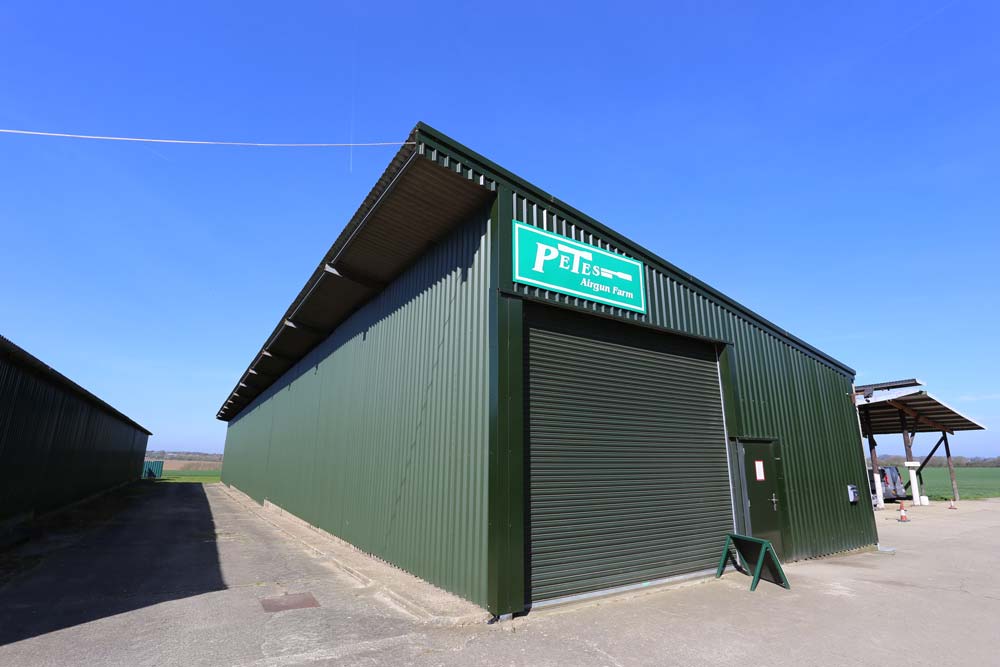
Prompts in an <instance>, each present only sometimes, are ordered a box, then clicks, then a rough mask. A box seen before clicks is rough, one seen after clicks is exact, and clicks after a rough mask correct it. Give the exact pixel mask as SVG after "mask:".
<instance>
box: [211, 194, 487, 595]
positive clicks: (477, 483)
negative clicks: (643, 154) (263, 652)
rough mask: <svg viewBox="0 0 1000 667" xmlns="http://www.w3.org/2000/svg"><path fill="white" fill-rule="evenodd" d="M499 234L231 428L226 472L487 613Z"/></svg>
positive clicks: (409, 282)
mask: <svg viewBox="0 0 1000 667" xmlns="http://www.w3.org/2000/svg"><path fill="white" fill-rule="evenodd" d="M489 226H490V222H489V220H487V214H486V213H484V214H483V215H482V216H481V217H478V218H477V219H475V220H472V221H470V222H469V223H468V224H466V225H463V226H462V227H460V228H459V229H458V230H456V231H455V232H454V233H452V235H450V236H449V237H448V238H447V239H445V240H444V241H442V242H441V243H440V244H439V245H437V246H436V247H434V248H432V249H430V250H429V251H428V252H427V254H425V255H424V256H423V257H422V258H421V259H420V260H418V261H417V263H416V264H414V265H413V266H412V267H411V268H410V269H408V270H407V271H406V272H405V273H404V274H403V275H402V276H400V277H399V278H398V279H396V280H395V281H394V282H393V283H392V284H391V285H389V286H388V287H387V288H386V289H385V291H383V292H382V293H381V294H380V295H379V296H378V297H376V298H375V299H373V300H372V301H370V302H369V303H368V304H366V305H365V306H363V307H362V308H361V309H360V310H358V311H357V312H356V313H354V314H353V315H352V316H351V317H350V318H349V319H348V320H347V321H345V322H344V323H343V324H342V325H341V326H340V327H339V328H338V329H337V330H336V331H335V332H334V333H333V335H332V336H330V337H329V338H328V339H327V340H326V341H324V342H323V343H320V345H319V346H317V347H316V348H315V349H314V350H313V351H312V352H310V353H309V355H307V356H306V357H305V358H304V359H303V360H302V361H301V362H299V363H298V364H297V365H296V366H295V367H293V368H292V369H291V370H290V371H289V372H288V373H286V374H285V375H284V376H283V377H282V378H281V379H280V380H279V381H278V382H276V383H275V384H274V385H273V386H272V387H271V388H269V389H268V390H267V391H266V392H265V393H264V394H262V395H261V396H260V397H259V398H258V399H257V400H256V401H255V402H254V403H253V404H251V405H250V406H249V407H248V408H246V409H245V410H244V411H243V412H242V413H241V414H240V415H239V416H238V417H237V418H236V419H234V420H233V421H231V422H230V424H229V429H228V431H227V434H226V452H225V457H224V463H223V469H222V479H223V481H224V482H226V483H227V484H231V485H233V486H235V487H237V488H239V489H240V490H242V491H244V492H245V493H247V494H248V495H250V496H251V497H253V498H254V499H256V500H258V501H263V500H265V499H267V500H269V501H271V502H273V503H275V504H277V505H279V506H281V507H283V508H284V509H286V510H288V511H289V512H292V513H293V514H295V515H297V516H299V517H301V518H302V519H305V520H306V521H308V522H310V523H311V524H313V525H316V526H319V527H320V528H323V529H324V530H327V531H329V532H330V533H333V534H334V535H337V536H338V537H341V538H342V539H344V540H346V541H348V542H350V543H352V544H354V545H355V546H357V547H359V548H360V549H362V550H364V551H367V552H369V553H372V554H375V555H377V556H379V557H381V558H383V559H385V560H386V561H389V562H391V563H393V564H395V565H397V566H399V567H401V568H403V569H405V570H408V571H410V572H412V573H414V574H416V575H418V576H420V577H422V578H424V579H426V580H428V581H430V582H432V583H435V584H438V585H439V586H441V587H442V588H445V589H447V590H450V591H453V592H455V593H457V594H459V595H462V596H463V597H466V598H468V599H470V600H472V601H474V602H476V603H478V604H482V605H484V606H485V604H486V565H487V563H486V549H487V505H486V502H487V498H486V494H487V483H486V475H487V455H488V441H489V439H488V435H489V414H488V400H487V397H488V395H489V386H488V382H489V363H488V359H489V356H488V341H489V332H488V330H487V323H488V319H489V316H488V298H489V292H488V287H489V281H490V229H489Z"/></svg>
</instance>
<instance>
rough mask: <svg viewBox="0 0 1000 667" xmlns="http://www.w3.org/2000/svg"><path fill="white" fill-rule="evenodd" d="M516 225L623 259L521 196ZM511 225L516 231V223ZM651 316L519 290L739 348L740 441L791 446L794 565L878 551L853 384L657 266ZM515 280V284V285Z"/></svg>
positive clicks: (651, 271) (788, 470)
mask: <svg viewBox="0 0 1000 667" xmlns="http://www.w3.org/2000/svg"><path fill="white" fill-rule="evenodd" d="M513 198H514V201H513V208H514V217H515V218H517V219H518V220H521V221H522V222H526V223H528V224H531V225H535V226H537V227H541V228H542V229H546V230H549V231H553V232H556V233H559V234H563V235H565V236H569V237H571V238H574V239H577V240H579V241H583V242H585V243H591V244H594V245H597V246H599V247H601V248H605V249H608V250H611V251H613V252H620V251H619V249H617V248H615V247H613V246H612V245H611V244H609V243H608V242H607V241H606V240H605V239H602V238H599V237H598V236H595V235H594V234H593V233H591V232H590V231H588V230H587V229H586V226H585V224H584V223H582V222H581V221H575V220H570V219H567V218H566V217H563V216H562V215H559V214H557V212H556V211H554V210H553V209H552V208H549V207H547V206H546V205H545V204H544V203H541V202H535V201H532V199H531V198H530V197H529V196H528V195H526V194H524V193H521V192H517V191H515V192H514V194H513ZM506 224H510V223H509V221H508V222H507V223H506ZM632 256H635V257H636V258H638V259H642V260H643V261H645V262H646V282H647V285H648V292H649V309H648V313H647V314H645V315H643V314H640V313H634V312H631V311H626V310H622V309H620V308H614V307H611V306H605V305H602V304H598V303H594V302H591V301H586V300H583V299H577V298H574V297H568V296H565V295H561V294H556V293H553V292H549V291H547V290H544V289H540V288H536V287H529V286H525V285H519V284H514V285H513V290H514V291H515V292H517V293H520V294H524V295H528V296H531V297H536V298H541V299H544V300H546V301H552V302H557V303H564V304H569V305H573V306H576V307H578V308H583V309H586V310H590V311H595V312H600V313H604V314H608V315H612V316H614V317H616V318H620V319H624V320H631V321H635V322H642V323H647V324H652V325H655V326H660V327H665V328H669V329H673V330H675V331H679V332H684V333H688V334H692V335H696V336H704V337H708V338H714V339H720V340H725V341H729V342H732V343H734V351H735V360H734V361H735V364H734V365H735V371H736V378H737V385H738V387H737V389H738V395H739V402H740V412H741V414H742V417H743V419H742V428H741V429H740V431H739V432H736V431H735V429H733V428H732V427H731V428H730V436H731V437H737V436H744V437H773V438H778V439H779V440H780V441H781V443H782V453H783V456H784V458H785V462H784V463H785V474H786V477H787V479H788V484H789V488H788V492H789V494H790V495H791V497H790V498H789V502H788V505H787V507H788V512H789V520H790V524H791V528H792V532H793V535H792V536H791V537H792V544H791V548H790V549H788V545H786V549H788V551H789V555H790V557H791V558H792V559H799V558H807V557H811V556H818V555H824V554H828V553H833V552H836V551H843V550H847V549H852V548H857V547H861V546H865V545H869V544H873V543H875V541H876V540H877V536H876V533H875V523H874V518H873V515H872V512H871V509H870V508H868V507H865V506H864V503H858V504H856V505H851V504H849V503H848V502H847V500H846V499H847V485H848V484H857V485H859V486H861V487H862V488H864V480H865V463H864V458H863V455H862V452H861V445H860V441H861V436H860V432H859V430H858V423H857V416H856V413H855V408H854V402H853V399H852V393H851V383H852V380H853V378H851V377H849V376H848V375H846V374H845V373H844V372H843V371H841V370H839V369H836V368H834V367H833V366H832V365H831V364H828V363H826V362H824V361H822V360H820V359H817V358H815V357H814V356H811V355H809V354H807V353H806V352H805V351H803V350H802V349H800V348H799V346H797V345H796V344H795V342H794V341H791V340H788V339H784V338H782V337H779V336H778V335H776V334H775V333H773V332H770V331H767V330H766V329H765V328H764V327H763V326H761V325H759V324H757V323H755V322H753V321H751V320H750V319H748V318H746V317H744V316H743V315H741V314H740V313H737V312H734V311H733V310H732V309H731V308H729V307H728V306H726V305H724V304H721V303H719V302H718V301H716V300H714V299H713V298H712V297H711V296H710V295H708V294H706V293H704V292H702V291H701V290H698V289H697V288H695V287H693V286H692V285H691V284H690V283H689V282H688V281H686V280H685V279H684V278H683V277H681V276H678V275H674V274H673V273H671V272H669V271H667V270H666V269H665V268H657V267H656V266H654V263H653V262H652V261H651V260H650V258H647V257H641V256H636V255H632ZM505 279H506V277H505Z"/></svg>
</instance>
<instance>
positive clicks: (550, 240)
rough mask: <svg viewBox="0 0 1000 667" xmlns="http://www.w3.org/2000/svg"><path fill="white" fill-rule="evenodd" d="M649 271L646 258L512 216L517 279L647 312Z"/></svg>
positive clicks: (526, 283)
mask: <svg viewBox="0 0 1000 667" xmlns="http://www.w3.org/2000/svg"><path fill="white" fill-rule="evenodd" d="M645 274H646V271H645V267H644V266H643V264H642V262H639V261H636V260H634V259H630V258H628V257H625V256H624V255H616V254H615V253H613V252H609V251H607V250H603V249H601V248H598V247H597V246H592V245H589V244H587V243H580V242H579V241H574V240H573V239H571V238H569V237H566V236H562V235H561V234H553V233H552V232H547V231H545V230H542V229H538V228H537V227H532V226H531V225H526V224H524V223H523V222H518V221H517V220H514V282H517V283H521V284H522V285H531V286H533V287H542V288H545V289H547V290H552V291H553V292H559V293H560V294H568V295H569V296H577V297H580V298H581V299H587V300H589V301H596V302H597V303H604V304H607V305H609V306H617V307H618V308H625V309H626V310H634V311H635V312H637V313H645V312H646V285H645V283H644V276H645Z"/></svg>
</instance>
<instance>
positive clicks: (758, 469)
mask: <svg viewBox="0 0 1000 667" xmlns="http://www.w3.org/2000/svg"><path fill="white" fill-rule="evenodd" d="M753 469H754V472H755V473H757V481H758V482H763V481H764V462H763V461H754V462H753Z"/></svg>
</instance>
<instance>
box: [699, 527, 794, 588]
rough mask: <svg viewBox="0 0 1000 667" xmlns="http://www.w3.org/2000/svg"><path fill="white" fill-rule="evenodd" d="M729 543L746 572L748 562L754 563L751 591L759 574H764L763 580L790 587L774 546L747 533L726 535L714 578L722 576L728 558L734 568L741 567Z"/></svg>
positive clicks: (748, 571)
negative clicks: (738, 556)
mask: <svg viewBox="0 0 1000 667" xmlns="http://www.w3.org/2000/svg"><path fill="white" fill-rule="evenodd" d="M730 545H732V546H733V547H735V548H736V553H738V554H739V555H740V558H741V559H742V560H743V567H742V569H743V570H745V571H746V573H747V574H749V573H750V563H755V565H754V568H753V581H751V582H750V590H751V591H755V590H757V584H758V583H759V582H760V580H761V575H766V576H764V577H763V578H764V580H765V581H770V582H772V583H775V584H778V585H779V586H783V587H785V588H788V589H790V588H791V587H792V586H791V584H789V583H788V577H786V576H785V571H784V570H782V569H781V561H779V560H778V554H776V553H774V547H773V546H771V542H770V541H768V540H762V539H760V538H757V537H748V536H747V535H737V534H736V533H729V534H728V535H726V545H725V546H724V547H723V548H722V557H721V558H720V559H719V569H718V570H716V571H715V578H716V579H718V578H719V577H721V576H722V572H723V571H724V570H725V569H726V562H727V561H729V560H733V564H734V565H736V568H737V569H741V568H740V564H739V563H737V562H736V561H735V558H734V557H733V554H732V552H731V551H730V550H729V547H730Z"/></svg>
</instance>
